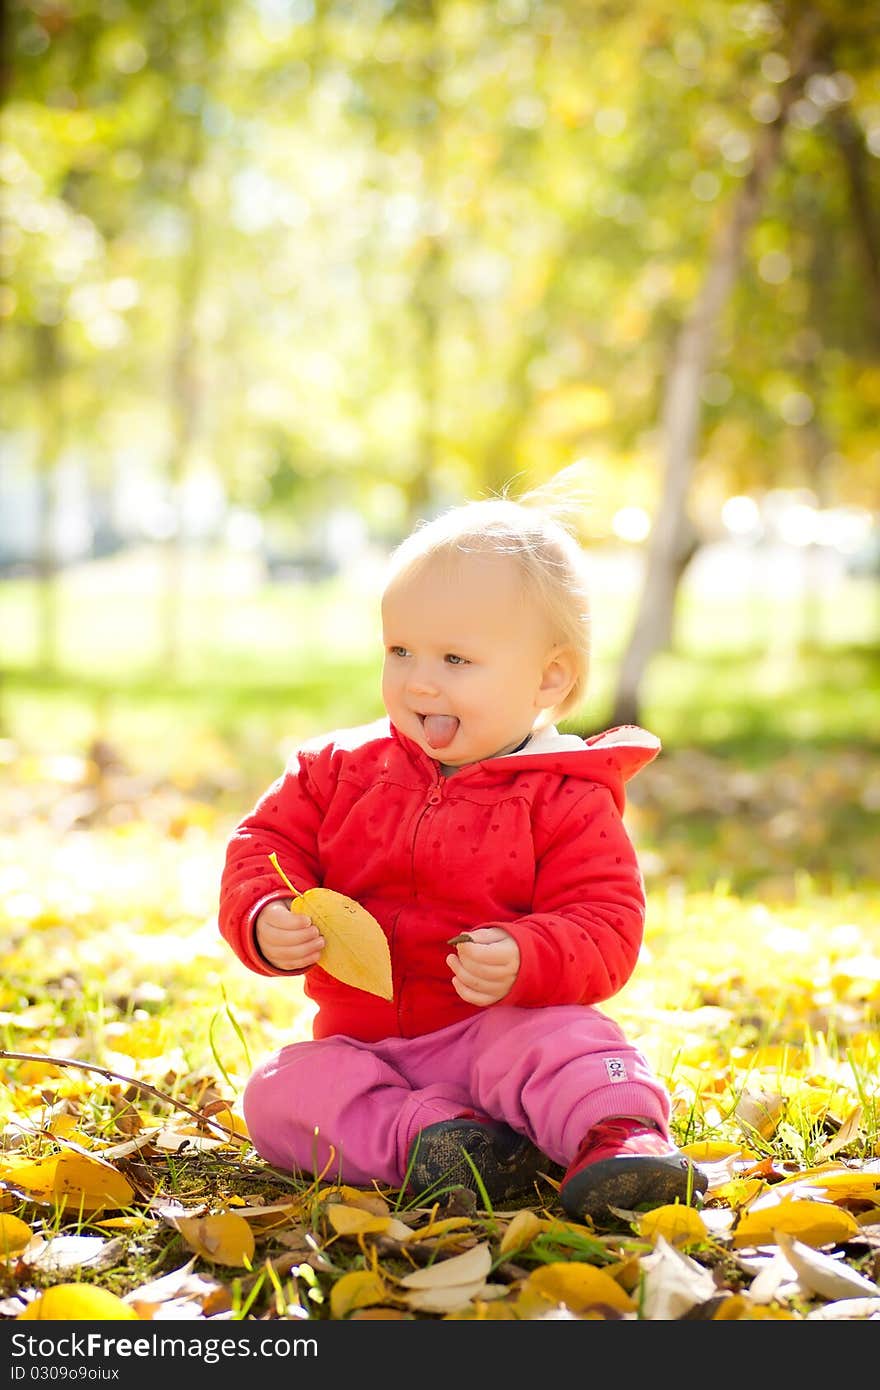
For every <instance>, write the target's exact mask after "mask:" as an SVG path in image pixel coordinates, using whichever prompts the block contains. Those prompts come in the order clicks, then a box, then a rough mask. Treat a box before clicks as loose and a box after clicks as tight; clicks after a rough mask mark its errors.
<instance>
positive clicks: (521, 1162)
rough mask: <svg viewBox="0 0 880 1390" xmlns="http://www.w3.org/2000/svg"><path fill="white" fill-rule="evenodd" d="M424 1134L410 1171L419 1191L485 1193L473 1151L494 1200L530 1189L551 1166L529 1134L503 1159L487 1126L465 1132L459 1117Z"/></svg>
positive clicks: (414, 1189)
mask: <svg viewBox="0 0 880 1390" xmlns="http://www.w3.org/2000/svg"><path fill="white" fill-rule="evenodd" d="M424 1134H425V1138H424V1142H423V1143H422V1144H421V1145H420V1146H419V1148H417V1149H416V1152H415V1155H414V1157H413V1160H412V1164H411V1166H410V1175H409V1189H410V1191H411V1192H414V1193H417V1194H419V1195H423V1194H425V1193H429V1192H433V1193H435V1194H436V1193H438V1192H439V1191H445V1190H446V1189H448V1188H453V1187H464V1188H466V1189H467V1190H468V1191H469V1192H474V1193H476V1194H477V1196H479V1197H481V1196H482V1193H481V1192H480V1188H479V1185H478V1183H477V1179H476V1177H475V1175H474V1171H473V1168H471V1166H470V1164H469V1163H468V1161H467V1158H465V1154H469V1155H470V1158H471V1160H472V1161H473V1164H474V1168H476V1170H477V1172H478V1173H479V1174H480V1177H481V1179H482V1182H483V1186H484V1187H485V1189H486V1194H487V1196H488V1198H489V1200H490V1202H492V1203H496V1202H503V1201H506V1200H507V1199H508V1198H509V1197H513V1196H515V1195H516V1194H517V1193H519V1192H524V1191H526V1190H527V1189H528V1188H529V1187H530V1186H531V1184H532V1183H533V1182H534V1180H535V1178H536V1177H537V1176H538V1173H539V1172H540V1171H541V1170H542V1169H543V1168H545V1167H546V1166H547V1159H546V1158H545V1156H544V1155H543V1154H542V1153H541V1151H540V1150H539V1149H536V1148H535V1146H534V1145H533V1144H532V1143H530V1141H529V1140H528V1139H525V1138H523V1139H522V1143H521V1144H520V1146H519V1147H518V1148H516V1149H515V1150H514V1152H513V1154H511V1155H510V1157H509V1158H508V1159H506V1160H503V1159H499V1156H498V1153H497V1152H496V1149H495V1145H494V1143H493V1141H492V1135H491V1134H487V1133H486V1132H485V1129H484V1128H483V1129H476V1128H475V1129H474V1130H473V1131H471V1132H470V1133H467V1132H464V1133H463V1132H462V1130H461V1128H460V1127H459V1126H458V1124H457V1122H456V1121H450V1122H449V1129H448V1130H444V1128H443V1122H441V1123H440V1124H437V1125H432V1126H431V1127H430V1132H428V1131H425V1132H424Z"/></svg>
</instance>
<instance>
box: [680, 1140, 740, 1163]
mask: <svg viewBox="0 0 880 1390" xmlns="http://www.w3.org/2000/svg"><path fill="white" fill-rule="evenodd" d="M680 1152H681V1153H683V1154H685V1156H686V1157H687V1158H692V1159H693V1160H694V1162H695V1163H720V1162H721V1160H722V1159H724V1158H733V1157H735V1156H739V1157H741V1158H755V1157H757V1155H755V1154H753V1153H752V1152H751V1150H750V1149H747V1148H746V1147H745V1145H744V1144H731V1143H728V1142H727V1141H726V1140H721V1139H701V1140H700V1141H699V1142H697V1143H694V1144H682V1145H681V1149H680Z"/></svg>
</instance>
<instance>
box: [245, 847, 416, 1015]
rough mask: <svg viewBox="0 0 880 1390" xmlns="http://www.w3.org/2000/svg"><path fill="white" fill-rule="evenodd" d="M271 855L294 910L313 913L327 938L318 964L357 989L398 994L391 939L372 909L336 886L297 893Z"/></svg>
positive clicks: (383, 995) (387, 996)
mask: <svg viewBox="0 0 880 1390" xmlns="http://www.w3.org/2000/svg"><path fill="white" fill-rule="evenodd" d="M269 859H270V861H271V862H272V864H273V865H274V866H275V868H276V870H277V871H278V873H279V874H280V875H281V877H282V878H283V879H284V882H285V883H286V884H287V886H288V888H290V889H291V891H292V892H293V893H294V895H295V896H294V899H293V902H292V903H291V905H290V910H291V912H302V913H304V914H305V916H306V917H310V918H311V920H312V921H313V922H314V924H315V926H316V927H317V928H318V930H319V931H320V933H321V935H322V936H323V938H324V941H325V943H326V944H325V946H324V949H323V951H322V952H321V954H320V956H319V957H318V964H319V965H320V967H321V969H322V970H326V971H327V973H328V975H332V976H333V977H334V978H335V979H337V980H341V981H342V982H343V984H346V985H352V986H353V987H354V988H355V989H363V990H366V991H367V992H368V993H369V994H378V995H379V996H380V998H382V999H393V998H394V987H393V985H392V981H391V952H390V951H389V949H388V940H387V937H386V936H385V933H384V932H383V930H382V928H381V927H380V926H379V923H378V922H377V921H376V919H375V917H374V916H373V915H372V913H370V912H368V911H367V909H366V908H365V907H361V905H360V903H358V902H355V900H354V898H347V897H346V896H345V894H344V893H337V892H335V891H334V890H333V889H332V888H309V889H307V890H306V892H305V893H301V894H300V893H297V890H296V889H295V888H294V886H293V884H292V883H291V882H290V880H289V879H288V878H287V876H286V874H285V873H284V871H283V870H282V868H281V866H280V864H279V863H278V858H277V856H276V855H274V854H270V855H269Z"/></svg>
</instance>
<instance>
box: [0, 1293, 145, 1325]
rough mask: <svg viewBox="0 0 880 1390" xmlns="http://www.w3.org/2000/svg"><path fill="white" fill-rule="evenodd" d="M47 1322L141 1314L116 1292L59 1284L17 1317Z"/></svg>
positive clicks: (117, 1318)
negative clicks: (118, 1296)
mask: <svg viewBox="0 0 880 1390" xmlns="http://www.w3.org/2000/svg"><path fill="white" fill-rule="evenodd" d="M35 1320H38V1321H43V1322H90V1321H92V1320H94V1321H98V1320H100V1321H101V1322H113V1321H119V1322H123V1321H125V1320H129V1321H135V1322H140V1321H142V1319H141V1317H140V1314H139V1313H137V1312H136V1311H135V1310H134V1308H131V1307H129V1305H128V1304H127V1303H123V1301H122V1299H121V1298H117V1297H116V1294H115V1293H109V1292H108V1290H107V1289H98V1288H95V1287H94V1286H93V1285H91V1284H56V1285H55V1286H54V1288H51V1289H46V1291H45V1293H41V1294H40V1295H39V1296H38V1297H37V1298H35V1299H33V1301H32V1302H30V1303H29V1304H28V1306H27V1307H26V1308H25V1310H24V1312H23V1313H19V1314H18V1318H17V1321H19V1322H28V1321H35Z"/></svg>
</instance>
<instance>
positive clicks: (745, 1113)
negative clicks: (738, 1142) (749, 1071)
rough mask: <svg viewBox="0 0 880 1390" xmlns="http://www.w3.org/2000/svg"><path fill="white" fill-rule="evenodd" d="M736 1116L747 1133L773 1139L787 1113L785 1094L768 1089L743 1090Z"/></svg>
mask: <svg viewBox="0 0 880 1390" xmlns="http://www.w3.org/2000/svg"><path fill="white" fill-rule="evenodd" d="M735 1113H736V1118H737V1119H738V1120H739V1122H740V1124H741V1125H742V1127H743V1129H744V1130H745V1131H746V1133H747V1134H752V1133H757V1134H760V1136H761V1138H762V1139H772V1137H773V1135H774V1134H775V1133H776V1128H777V1126H778V1124H779V1121H780V1120H781V1119H782V1116H783V1115H784V1114H785V1096H783V1095H779V1094H777V1093H771V1092H768V1091H743V1093H742V1095H741V1096H740V1098H739V1101H738V1103H737V1106H736V1112H735Z"/></svg>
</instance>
